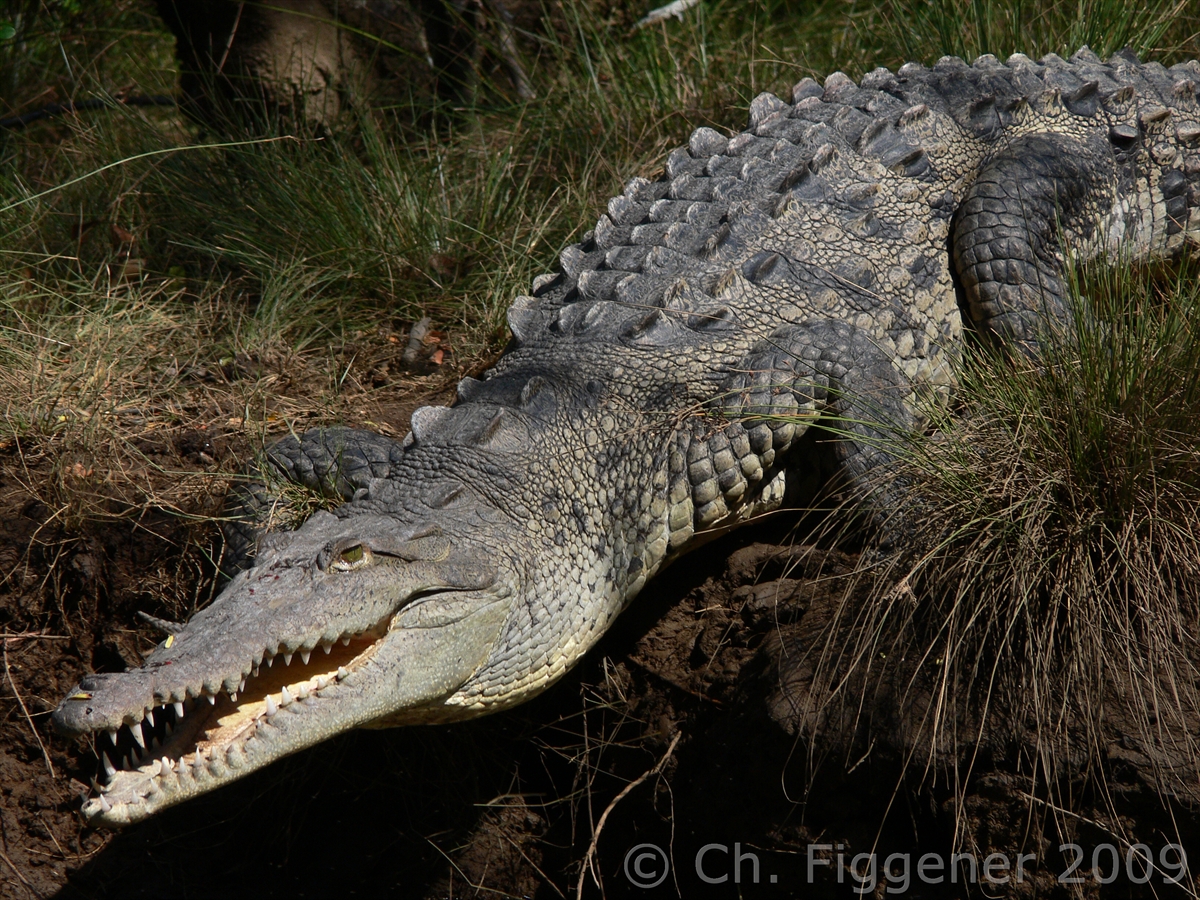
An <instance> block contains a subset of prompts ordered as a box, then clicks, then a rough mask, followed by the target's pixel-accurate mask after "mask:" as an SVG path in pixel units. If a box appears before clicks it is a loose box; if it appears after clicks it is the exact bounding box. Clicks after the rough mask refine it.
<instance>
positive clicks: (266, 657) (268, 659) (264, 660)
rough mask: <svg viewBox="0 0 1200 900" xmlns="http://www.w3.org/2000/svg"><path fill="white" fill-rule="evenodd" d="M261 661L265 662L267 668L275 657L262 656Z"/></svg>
mask: <svg viewBox="0 0 1200 900" xmlns="http://www.w3.org/2000/svg"><path fill="white" fill-rule="evenodd" d="M263 662H265V663H266V664H267V668H268V669H269V668H271V663H273V662H275V657H274V656H264V657H263Z"/></svg>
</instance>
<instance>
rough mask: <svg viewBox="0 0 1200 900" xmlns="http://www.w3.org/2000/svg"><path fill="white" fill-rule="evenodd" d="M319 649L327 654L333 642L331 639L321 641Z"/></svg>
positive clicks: (330, 651) (331, 649) (331, 648)
mask: <svg viewBox="0 0 1200 900" xmlns="http://www.w3.org/2000/svg"><path fill="white" fill-rule="evenodd" d="M321 649H322V650H324V651H325V655H326V656H328V655H329V654H330V653H332V652H333V642H332V641H321Z"/></svg>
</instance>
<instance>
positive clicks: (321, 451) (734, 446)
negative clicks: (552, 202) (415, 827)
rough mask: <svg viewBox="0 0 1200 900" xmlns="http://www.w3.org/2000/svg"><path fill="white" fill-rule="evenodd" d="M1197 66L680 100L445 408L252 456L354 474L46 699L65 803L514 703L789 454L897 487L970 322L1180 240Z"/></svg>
mask: <svg viewBox="0 0 1200 900" xmlns="http://www.w3.org/2000/svg"><path fill="white" fill-rule="evenodd" d="M1198 87H1200V63H1197V62H1195V61H1190V62H1186V63H1182V64H1179V65H1175V66H1172V67H1171V68H1166V67H1164V66H1162V65H1160V64H1156V63H1153V62H1150V63H1141V62H1139V61H1138V59H1137V58H1136V57H1135V56H1134V55H1133V54H1131V53H1128V52H1122V53H1118V54H1116V55H1115V56H1113V57H1111V58H1109V59H1108V60H1102V59H1100V58H1099V57H1098V56H1097V55H1095V54H1094V53H1092V52H1091V51H1090V50H1088V49H1087V48H1084V49H1082V50H1080V51H1079V52H1078V53H1076V54H1075V55H1073V56H1072V57H1071V58H1070V59H1063V58H1061V57H1059V56H1057V55H1053V54H1051V55H1048V56H1045V57H1043V58H1042V59H1040V60H1038V61H1034V60H1032V59H1030V58H1029V57H1027V56H1024V55H1022V54H1017V55H1014V56H1011V57H1009V58H1008V59H1007V60H1006V61H1003V62H1001V61H1000V60H998V59H997V58H995V57H993V56H990V55H989V56H981V57H980V58H978V59H976V60H975V61H974V62H973V63H968V62H965V61H963V60H960V59H957V58H952V57H945V58H943V59H941V60H939V61H938V62H937V63H936V64H934V65H933V66H931V67H924V66H922V65H919V64H916V63H908V64H906V65H904V66H902V67H900V68H899V69H898V70H897V71H895V72H891V71H889V70H887V69H883V68H880V69H876V70H874V71H872V72H870V73H868V74H866V75H865V76H864V77H863V78H862V79H861V81H859V82H858V83H856V82H855V81H854V80H852V79H851V78H849V77H848V76H846V75H845V74H842V73H840V72H835V73H834V74H832V75H830V76H828V77H827V78H826V79H825V80H824V83H823V84H819V83H817V82H816V81H814V80H812V79H810V78H805V79H804V80H802V81H800V82H799V83H798V84H797V85H795V87H794V88H793V90H792V95H791V102H790V103H789V102H785V101H784V100H782V99H779V98H778V97H776V96H773V95H771V94H762V95H760V96H758V97H757V98H756V99H755V100H754V101H753V102H752V103H751V105H750V110H749V125H748V128H747V129H746V130H745V131H743V132H742V133H740V134H736V135H733V136H728V135H725V134H721V133H719V132H718V131H716V130H714V129H712V128H700V129H698V130H696V131H695V132H694V133H693V134H692V135H691V137H690V139H689V141H688V143H687V146H686V147H682V148H680V149H677V150H675V151H674V152H672V153H671V154H670V155H669V157H668V158H667V161H666V164H665V173H664V174H663V175H662V176H661V177H659V178H658V179H657V180H646V179H642V178H634V179H633V180H631V181H630V182H629V183H628V184H627V185H626V187H625V189H624V192H623V193H622V194H621V195H619V196H617V197H615V198H613V199H612V200H610V201H609V203H608V208H607V211H606V212H605V213H604V214H603V215H601V216H600V217H599V220H598V221H597V223H596V226H595V228H594V229H593V230H591V231H589V232H587V234H586V235H584V236H583V239H582V241H580V242H579V243H578V244H574V245H572V246H569V247H567V248H566V249H565V250H564V251H563V252H562V253H561V256H560V265H559V271H557V272H555V273H553V274H548V275H543V276H541V277H539V278H537V279H535V280H534V282H533V288H532V291H531V293H530V295H529V296H522V297H519V298H517V300H516V301H515V302H514V304H513V306H512V308H511V309H510V311H509V313H508V322H509V326H510V329H511V332H512V338H511V341H510V343H509V345H508V347H507V348H506V350H505V352H504V354H503V355H502V356H501V357H500V358H499V360H498V361H497V362H496V364H495V366H494V367H493V368H492V369H491V370H490V371H489V372H488V373H486V375H485V377H483V378H482V379H473V378H467V379H465V380H464V381H462V383H461V384H459V386H458V397H457V400H456V402H455V403H454V404H453V405H452V406H449V407H423V408H421V409H418V410H417V411H416V412H415V413H414V414H413V416H412V425H411V432H410V433H409V434H408V435H407V437H405V438H404V439H403V440H402V441H397V440H393V439H390V438H387V437H385V436H383V435H379V434H373V433H370V432H366V431H358V430H353V429H347V428H332V429H326V430H314V431H310V432H308V433H306V434H304V435H303V436H301V437H299V438H295V437H292V438H288V439H286V440H284V441H282V442H281V443H279V444H277V445H275V446H274V447H273V448H272V449H271V450H270V451H269V454H268V457H267V460H266V462H265V463H264V468H265V469H266V470H268V471H274V472H276V473H277V474H279V475H281V476H282V477H284V478H286V479H290V480H291V481H294V482H297V483H299V484H303V485H307V486H309V487H311V488H316V489H321V490H324V491H326V492H331V493H333V494H336V495H337V496H338V497H339V498H341V500H342V501H344V502H342V504H341V505H340V506H338V507H337V508H336V509H335V510H333V511H321V512H317V513H315V514H313V515H312V516H311V517H310V518H308V519H307V520H306V521H304V522H303V523H302V524H301V525H300V526H299V527H297V528H295V529H294V530H290V531H275V532H273V533H271V534H268V535H267V536H266V537H264V538H263V539H262V540H261V541H260V542H259V546H258V549H257V555H256V556H255V557H254V559H253V562H252V564H250V565H248V566H247V567H244V568H243V569H242V570H241V571H240V572H238V573H237V574H236V575H235V576H234V577H233V578H232V580H231V581H230V582H229V583H228V585H227V586H226V587H225V589H224V590H223V591H222V593H221V594H220V595H219V596H218V597H217V599H216V600H215V601H213V602H212V603H211V604H210V605H209V606H208V607H206V608H204V609H202V610H200V611H199V612H198V613H196V614H195V615H194V616H193V617H192V618H191V620H190V621H189V622H188V623H187V624H186V625H185V626H180V627H179V629H178V630H176V631H175V633H172V634H170V635H169V636H168V637H167V638H166V639H165V640H164V641H163V642H161V643H160V644H159V645H158V647H157V648H156V649H155V650H154V651H153V652H152V653H150V654H149V655H148V656H147V657H146V659H145V662H144V664H143V665H142V666H141V667H139V668H135V669H131V670H129V671H126V672H124V673H105V674H92V675H88V676H86V677H85V678H83V679H82V681H81V683H80V684H79V685H78V687H76V688H75V689H74V690H72V691H71V692H70V694H68V695H67V697H66V698H65V699H64V700H63V701H62V703H61V704H60V705H59V706H58V708H57V709H56V710H55V712H54V714H53V722H54V725H55V726H56V727H57V729H58V730H59V731H60V732H61V733H63V734H66V735H88V736H93V737H94V739H95V746H96V749H97V751H98V755H99V758H100V762H101V771H100V773H99V780H98V781H97V789H96V793H95V794H94V795H93V796H92V797H91V798H89V799H87V800H86V801H85V803H84V814H85V816H86V817H87V818H88V819H89V820H91V821H93V822H96V823H99V824H104V825H107V826H119V825H122V824H125V823H130V822H135V821H138V820H141V819H144V818H145V817H147V816H149V815H151V814H153V813H155V812H157V811H158V810H161V809H164V808H166V807H168V806H171V805H172V804H175V803H178V802H180V801H182V800H185V799H187V798H189V797H193V796H196V795H198V794H201V793H203V792H206V791H209V790H212V789H214V788H217V787H219V786H221V785H224V784H226V783H228V782H230V781H232V780H233V779H236V778H239V777H241V776H243V775H245V774H247V773H249V772H252V771H255V770H256V769H259V768H261V767H263V766H265V765H267V764H269V763H271V762H272V761H274V760H277V759H279V758H280V757H282V756H284V755H286V754H290V753H293V752H296V751H298V750H301V749H303V748H306V747H309V746H311V745H313V744H315V743H317V742H319V741H322V740H324V739H326V738H328V737H331V736H333V735H335V734H338V733H340V732H342V731H345V730H348V729H350V728H354V727H361V726H369V727H387V726H395V725H409V724H418V723H440V722H449V721H454V720H462V719H466V718H469V717H473V716H478V715H481V714H484V713H490V712H494V711H497V710H501V709H505V708H507V707H511V706H513V705H514V704H517V703H520V702H522V701H524V700H526V699H528V698H530V697H532V696H534V695H535V694H537V693H539V692H540V691H543V690H545V689H546V688H547V687H549V686H550V685H552V684H554V683H555V682H556V681H557V680H558V679H560V678H561V677H562V676H563V674H564V673H565V672H567V671H568V670H569V669H570V668H571V667H572V666H573V665H574V664H575V663H576V662H578V661H579V659H580V658H581V657H582V656H583V655H584V654H585V653H586V652H587V651H588V649H589V648H590V647H591V646H593V645H594V644H595V643H596V641H597V640H598V639H599V637H600V636H601V635H602V634H604V632H605V630H606V629H607V628H608V627H609V625H610V624H611V623H612V621H613V620H614V618H615V617H616V616H617V615H618V614H619V613H620V612H621V610H622V609H623V608H624V607H625V606H626V605H627V604H629V603H630V601H631V600H632V599H633V598H634V597H636V596H637V594H638V592H639V591H641V590H642V588H643V587H644V586H645V584H646V583H647V581H648V580H649V579H651V578H652V577H654V575H655V574H656V573H657V572H659V571H660V570H662V568H663V567H664V566H665V565H667V564H668V563H669V562H671V561H672V560H674V559H676V558H677V557H679V556H680V555H681V554H683V553H685V552H687V551H689V550H691V549H693V548H695V547H696V546H698V545H699V544H701V543H702V542H703V541H704V540H706V539H708V538H710V537H711V536H713V535H715V534H719V533H723V532H725V531H728V530H729V529H731V528H733V527H735V526H737V525H740V524H742V523H744V522H747V521H749V520H750V519H752V518H754V517H755V516H757V515H759V514H760V513H763V512H764V511H767V510H772V509H776V508H778V507H780V506H781V505H783V504H785V503H787V502H789V500H790V498H791V497H793V496H794V492H795V491H796V490H798V489H800V488H801V487H804V486H805V485H811V484H813V483H820V482H823V481H828V480H829V479H831V478H839V479H841V483H843V484H845V485H847V486H849V487H851V488H853V487H855V486H857V487H859V488H861V491H860V493H861V495H862V497H863V499H864V502H866V503H868V504H871V503H874V504H877V505H878V509H881V510H882V509H886V507H887V504H894V505H898V506H900V507H902V506H903V503H904V497H903V496H902V495H901V496H898V497H896V496H886V497H885V496H881V495H878V493H877V491H876V490H875V489H873V488H871V487H869V486H870V485H871V484H873V483H874V484H878V481H879V480H878V478H877V475H878V473H879V471H880V469H881V467H886V466H887V465H888V462H889V460H890V459H892V457H891V456H890V455H889V453H888V451H887V447H888V442H887V439H886V438H887V435H888V434H889V433H890V432H891V430H892V429H897V428H901V429H902V428H913V427H917V426H918V424H919V422H920V421H921V420H920V411H921V409H922V408H924V407H923V404H925V403H927V402H930V401H931V400H932V401H933V402H936V401H937V398H938V397H945V396H946V395H947V393H948V392H949V391H951V390H952V387H953V371H954V364H955V360H956V357H957V355H958V354H959V353H961V352H962V349H963V347H964V346H965V345H966V341H965V339H964V338H965V329H971V330H973V332H975V333H977V334H979V335H980V336H981V338H980V339H981V340H995V341H999V342H1003V343H1004V345H1005V346H1018V347H1020V348H1022V349H1023V350H1025V351H1027V352H1036V350H1037V342H1038V340H1039V337H1040V336H1041V335H1042V334H1043V330H1042V329H1043V328H1044V327H1045V326H1046V323H1047V322H1049V321H1052V320H1055V319H1058V320H1066V319H1067V318H1068V317H1069V315H1070V311H1069V305H1068V303H1067V301H1066V299H1065V298H1066V289H1065V286H1064V281H1065V278H1066V276H1065V274H1064V272H1065V269H1064V267H1065V264H1066V263H1065V260H1066V258H1067V256H1068V254H1070V255H1071V256H1072V257H1074V258H1080V259H1087V258H1092V257H1097V256H1101V255H1104V254H1108V253H1116V252H1120V253H1121V254H1122V256H1123V257H1126V258H1149V257H1160V256H1166V255H1170V254H1173V253H1176V252H1178V251H1179V250H1181V248H1182V247H1183V246H1184V245H1185V243H1187V242H1188V241H1189V240H1193V239H1195V238H1196V237H1197V235H1200V106H1198V104H1197V98H1196V93H1197V88H1198ZM255 490H258V489H255ZM263 490H265V489H263ZM263 490H260V491H259V492H258V493H257V494H256V493H255V492H254V491H249V492H248V493H246V492H243V493H244V495H245V497H249V498H250V499H248V500H245V502H244V503H243V506H244V507H246V508H250V507H254V506H255V503H259V505H260V506H261V503H265V502H268V501H269V500H270V497H269V496H268V495H267V494H265V493H263ZM256 498H257V499H256ZM251 501H253V502H251ZM260 501H261V503H260ZM258 511H259V512H260V513H261V511H262V510H261V509H259V510H258ZM256 527H257V526H256ZM273 663H274V665H273Z"/></svg>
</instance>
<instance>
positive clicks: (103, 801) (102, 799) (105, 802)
mask: <svg viewBox="0 0 1200 900" xmlns="http://www.w3.org/2000/svg"><path fill="white" fill-rule="evenodd" d="M100 808H101V809H102V810H104V811H105V812H110V811H111V810H112V804H111V803H109V802H108V798H107V797H105V796H104V795H103V794H101V795H100Z"/></svg>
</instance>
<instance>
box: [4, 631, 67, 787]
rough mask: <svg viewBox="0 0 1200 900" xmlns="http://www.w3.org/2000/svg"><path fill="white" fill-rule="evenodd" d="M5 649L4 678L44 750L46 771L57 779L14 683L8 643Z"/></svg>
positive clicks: (43, 749)
mask: <svg viewBox="0 0 1200 900" xmlns="http://www.w3.org/2000/svg"><path fill="white" fill-rule="evenodd" d="M0 646H2V647H3V648H4V677H5V678H7V679H8V686H9V688H11V689H12V692H13V696H14V697H16V698H17V703H18V704H20V706H21V712H23V713H24V714H25V721H26V722H28V723H29V730H30V731H32V732H33V739H34V740H35V741H37V744H38V746H39V747H41V749H42V758H43V759H45V760H46V769H47V770H48V771H49V772H50V777H51V778H57V777H58V776H57V775H55V774H54V764H53V763H52V762H50V754H49V753H47V752H46V745H45V744H43V743H42V736H41V735H40V734H38V730H37V728H36V727H35V726H34V724H33V716H31V715H29V707H27V706H26V705H25V701H24V700H22V699H21V694H20V692H19V691H18V690H17V683H16V682H15V681H13V677H12V670H11V669H10V668H9V667H8V641H4V642H3V643H2V644H0Z"/></svg>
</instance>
